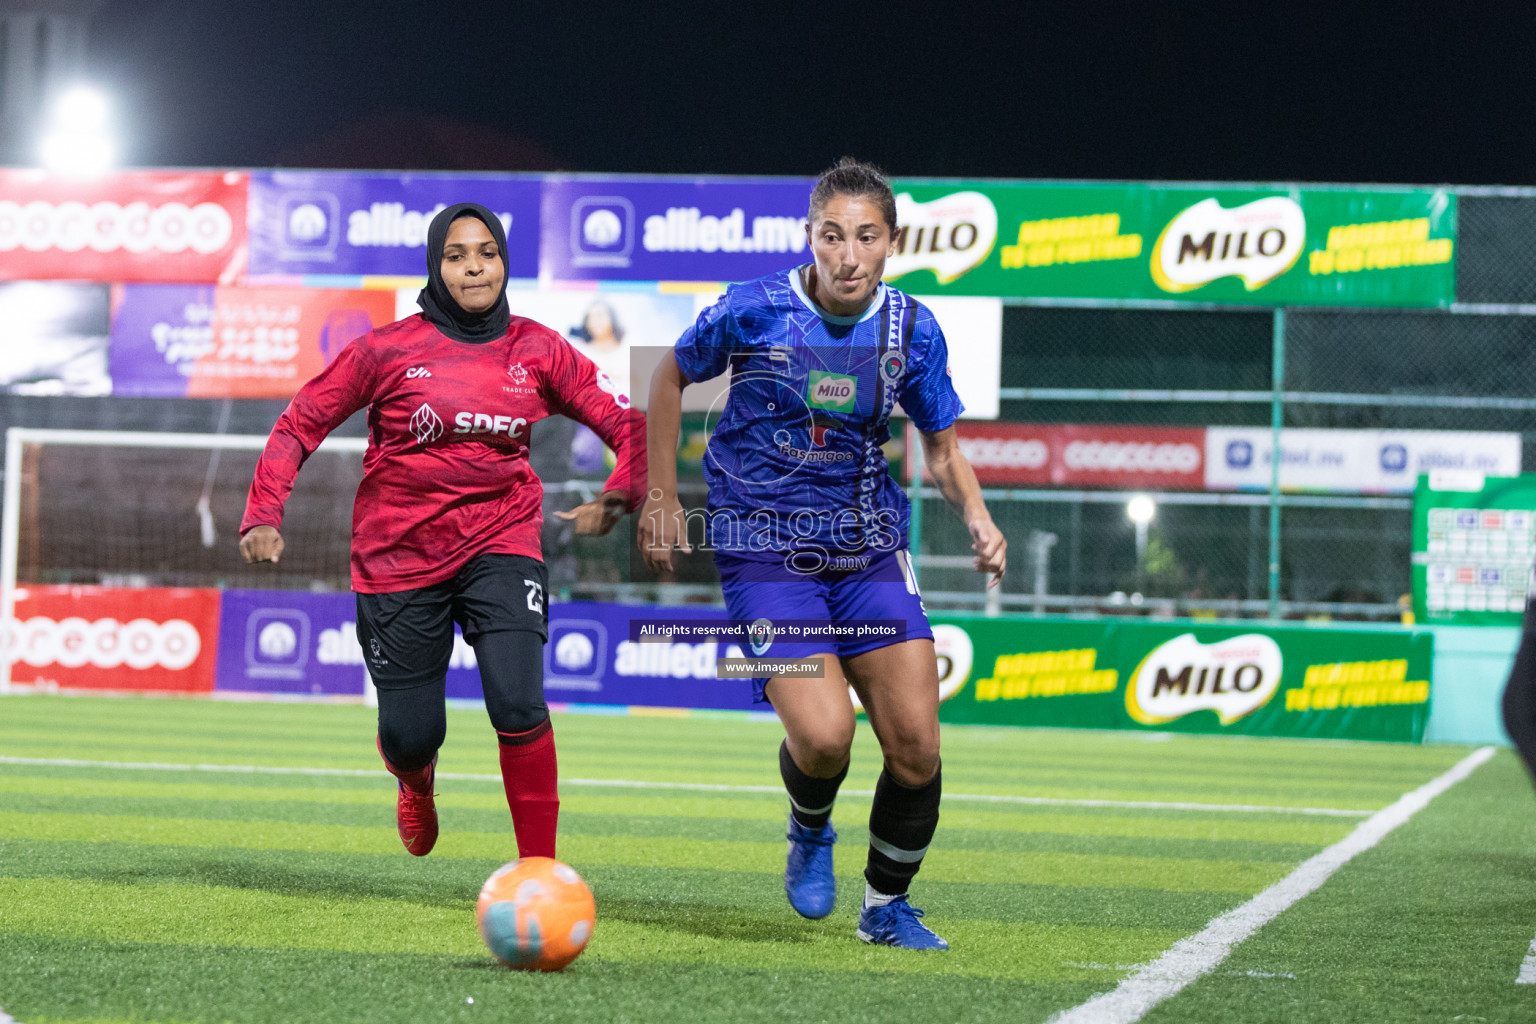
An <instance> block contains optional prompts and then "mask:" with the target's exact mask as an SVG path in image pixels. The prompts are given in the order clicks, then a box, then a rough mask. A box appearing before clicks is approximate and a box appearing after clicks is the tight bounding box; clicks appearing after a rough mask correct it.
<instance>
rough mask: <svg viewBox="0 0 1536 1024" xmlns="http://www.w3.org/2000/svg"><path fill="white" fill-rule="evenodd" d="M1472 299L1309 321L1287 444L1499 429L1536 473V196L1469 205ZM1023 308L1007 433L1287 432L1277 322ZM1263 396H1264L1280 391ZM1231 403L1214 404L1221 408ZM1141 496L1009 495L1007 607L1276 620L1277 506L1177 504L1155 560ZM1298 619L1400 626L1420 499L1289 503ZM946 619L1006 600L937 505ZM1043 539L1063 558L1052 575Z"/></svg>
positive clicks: (1004, 518)
mask: <svg viewBox="0 0 1536 1024" xmlns="http://www.w3.org/2000/svg"><path fill="white" fill-rule="evenodd" d="M1458 202H1459V206H1458V216H1459V224H1458V233H1459V234H1458V237H1459V247H1460V248H1459V253H1458V256H1457V290H1458V296H1459V298H1460V301H1459V302H1458V303H1457V304H1456V305H1455V306H1453V307H1452V308H1451V309H1450V310H1381V309H1340V308H1329V309H1289V310H1286V311H1285V315H1284V317H1283V319H1282V320H1281V321H1280V322H1281V323H1283V325H1284V326H1283V331H1282V332H1281V334H1280V337H1281V340H1282V343H1283V345H1284V367H1285V371H1284V379H1283V380H1282V381H1280V382H1279V387H1280V390H1281V391H1282V393H1283V397H1282V400H1281V413H1282V422H1283V425H1284V426H1285V427H1302V428H1341V429H1342V428H1348V429H1403V430H1483V431H1507V432H1517V433H1519V434H1520V435H1521V442H1522V443H1521V451H1522V465H1524V466H1528V467H1529V466H1536V196H1533V195H1531V194H1529V190H1524V191H1519V192H1515V191H1514V190H1475V189H1469V190H1466V191H1465V192H1464V193H1463V194H1461V195H1460V196H1459V200H1458ZM1168 305H1170V304H1141V305H1140V307H1139V308H1135V307H1133V308H1126V307H1128V306H1131V304H1124V305H1121V306H1115V307H1109V306H1108V304H1105V305H1094V304H1089V303H1082V304H1077V305H1070V306H1068V305H1060V304H1053V305H1031V304H1022V305H1015V306H1011V307H1010V308H1008V309H1007V310H1006V311H1005V315H1004V321H1003V377H1002V380H1003V386H1004V393H1005V395H1007V394H1008V393H1009V391H1010V389H1012V390H1014V391H1015V392H1017V391H1028V392H1029V393H1030V397H1028V398H1019V399H1015V400H1012V401H1005V402H1004V403H1003V407H1002V418H1003V419H1006V420H1013V421H1018V422H1033V423H1134V424H1141V425H1148V426H1188V427H1206V426H1267V425H1269V424H1270V422H1271V415H1272V411H1273V410H1272V405H1271V402H1270V400H1269V397H1268V396H1269V394H1270V393H1271V392H1272V390H1273V389H1274V387H1275V384H1276V382H1275V381H1274V379H1273V369H1272V367H1273V365H1274V362H1273V360H1274V344H1275V341H1276V330H1275V327H1276V315H1275V312H1274V311H1273V310H1268V309H1262V310H1252V309H1212V308H1191V307H1182V308H1168ZM1050 389H1073V390H1074V391H1078V392H1080V391H1081V390H1083V389H1099V390H1102V391H1105V392H1113V391H1117V390H1118V391H1126V390H1139V391H1153V390H1167V391H1174V390H1178V391H1184V392H1190V391H1194V392H1247V394H1246V395H1236V396H1234V395H1229V396H1224V397H1227V398H1228V399H1229V400H1227V401H1217V400H1205V401H1201V400H1189V399H1188V398H1185V399H1182V400H1169V399H1166V398H1165V399H1163V400H1150V399H1148V398H1144V397H1141V398H1139V397H1137V396H1134V395H1125V394H1119V395H1105V396H1103V397H1101V398H1097V399H1093V400H1085V399H1083V398H1081V397H1075V398H1072V399H1070V400H1054V399H1053V400H1040V397H1039V393H1040V392H1048V391H1049V390H1050ZM1260 393H1262V394H1260ZM1215 397H1216V396H1212V398H1213V399H1214V398H1215ZM1129 497H1130V494H1129V493H1127V492H1112V491H1100V492H1060V493H1056V494H1040V493H1037V492H1027V496H1018V495H1017V494H1016V495H1006V494H1000V495H998V496H996V497H993V498H992V499H991V500H989V507H990V509H991V511H992V514H993V516H994V518H995V519H996V521H997V522H998V524H999V525H1000V526H1001V527H1002V528H1003V530H1004V531H1005V532H1006V533H1007V535H1008V536H1009V538H1010V551H1011V556H1012V557H1011V561H1012V563H1013V565H1015V566H1016V567H1017V568H1016V570H1015V571H1013V572H1011V573H1010V575H1009V577H1008V578H1007V579H1006V580H1005V581H1004V584H1003V588H1002V594H1001V596H1000V598H999V597H998V596H993V597H992V599H991V605H992V607H1005V608H1020V607H1022V608H1034V609H1036V610H1049V611H1063V610H1077V611H1084V610H1089V611H1104V612H1126V611H1136V610H1138V609H1141V610H1150V611H1153V612H1156V613H1160V614H1171V615H1194V616H1205V615H1222V616H1231V615H1245V616H1246V615H1264V614H1267V613H1268V611H1269V610H1270V604H1269V600H1268V599H1269V597H1270V594H1269V572H1268V569H1269V566H1268V561H1269V533H1270V508H1269V505H1270V501H1269V497H1268V496H1267V495H1231V494H1198V495H1196V494H1185V495H1175V494H1161V495H1157V496H1156V497H1157V500H1158V511H1157V515H1156V518H1155V520H1154V521H1153V523H1152V524H1151V525H1150V527H1149V529H1148V537H1147V540H1146V544H1145V553H1144V555H1143V556H1142V557H1138V553H1137V543H1136V534H1135V528H1134V526H1133V525H1132V524H1131V522H1130V521H1129V520H1128V519H1127V517H1126V511H1125V503H1126V501H1127V499H1128V498H1129ZM1278 504H1279V506H1280V509H1281V512H1280V530H1279V550H1280V564H1279V577H1278V583H1279V593H1278V595H1276V596H1277V597H1278V599H1279V607H1280V610H1281V612H1282V614H1284V615H1287V616H1292V617H1299V616H1308V617H1332V618H1359V619H1377V620H1389V619H1395V618H1397V617H1398V616H1399V614H1400V610H1401V608H1402V604H1403V598H1404V596H1405V595H1407V594H1408V592H1409V589H1410V582H1409V558H1410V554H1411V546H1412V507H1411V506H1412V502H1411V499H1409V498H1406V497H1356V498H1350V497H1342V496H1339V497H1325V496H1306V495H1289V494H1288V495H1282V496H1280V499H1279V501H1278ZM922 519H923V523H924V524H925V529H924V533H923V537H922V548H923V558H922V564H923V584H924V590H925V593H927V594H928V595H929V598H930V604H933V603H937V604H939V605H940V606H944V605H953V606H958V607H973V608H974V607H976V606H979V605H986V604H987V603H988V598H987V595H985V594H983V593H982V590H981V586H980V584H979V582H978V580H977V578H976V576H975V574H974V573H973V572H971V571H970V570H969V569H968V568H967V560H966V559H964V558H963V557H962V553H963V552H965V550H966V548H967V546H968V539H967V538H966V537H965V536H964V531H963V530H960V529H959V528H958V524H956V523H954V520H953V517H952V516H949V515H948V513H947V512H946V511H945V510H944V509H943V507H942V502H941V501H939V500H937V499H936V498H934V497H931V496H930V497H927V498H925V499H924V501H923V514H922ZM1042 534H1048V535H1053V536H1054V537H1055V538H1056V541H1055V543H1054V544H1053V545H1051V546H1050V547H1049V548H1048V549H1045V557H1044V558H1037V557H1036V555H1035V551H1036V549H1037V548H1038V545H1032V544H1031V539H1032V538H1034V539H1036V540H1038V539H1039V538H1040V536H1041V535H1042Z"/></svg>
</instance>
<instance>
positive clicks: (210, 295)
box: [112, 285, 395, 398]
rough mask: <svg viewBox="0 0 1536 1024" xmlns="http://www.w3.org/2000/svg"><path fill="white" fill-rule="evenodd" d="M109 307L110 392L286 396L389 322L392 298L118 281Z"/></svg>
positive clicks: (166, 395)
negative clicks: (359, 339)
mask: <svg viewBox="0 0 1536 1024" xmlns="http://www.w3.org/2000/svg"><path fill="white" fill-rule="evenodd" d="M113 307H114V308H113V311H112V393H113V394H116V395H132V396H141V397H153V398H287V397H289V396H291V395H292V394H293V393H294V392H295V391H297V390H298V389H299V387H300V385H302V384H303V383H304V382H305V381H307V380H309V379H310V378H311V377H313V376H314V375H315V374H317V373H319V372H320V371H321V370H322V369H323V368H324V367H325V365H326V364H327V363H329V362H330V361H331V360H332V359H334V358H335V357H336V354H337V353H338V352H340V351H341V350H342V349H343V348H345V347H346V345H347V343H348V342H350V341H352V340H353V339H354V338H357V337H359V336H361V335H364V334H367V333H368V332H369V331H371V330H373V328H375V327H380V326H383V325H384V324H387V323H390V322H391V321H393V320H394V318H395V294H394V292H388V291H364V290H340V289H329V288H240V287H217V288H215V287H208V286H200V285H124V286H121V287H119V288H116V289H114V290H113Z"/></svg>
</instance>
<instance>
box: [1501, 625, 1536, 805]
mask: <svg viewBox="0 0 1536 1024" xmlns="http://www.w3.org/2000/svg"><path fill="white" fill-rule="evenodd" d="M1523 625H1524V629H1522V630H1521V634H1520V647H1519V649H1518V650H1517V651H1516V652H1515V663H1514V665H1513V667H1511V669H1510V671H1509V681H1508V682H1506V683H1505V684H1504V701H1503V703H1504V728H1505V730H1506V731H1508V733H1509V738H1510V739H1511V740H1513V741H1514V744H1515V750H1516V751H1518V752H1519V754H1520V759H1521V760H1522V761H1524V762H1525V767H1526V769H1527V770H1528V771H1529V772H1530V773H1531V774H1532V776H1536V601H1533V602H1531V603H1529V604H1527V605H1526V608H1525V621H1524V623H1523Z"/></svg>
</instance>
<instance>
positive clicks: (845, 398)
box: [806, 370, 859, 412]
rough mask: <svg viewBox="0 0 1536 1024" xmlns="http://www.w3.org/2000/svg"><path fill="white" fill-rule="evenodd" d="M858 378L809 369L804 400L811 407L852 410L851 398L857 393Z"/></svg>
mask: <svg viewBox="0 0 1536 1024" xmlns="http://www.w3.org/2000/svg"><path fill="white" fill-rule="evenodd" d="M858 386H859V382H858V379H857V378H855V377H848V376H845V375H843V374H841V373H826V372H823V371H821V370H812V371H811V382H810V389H809V390H808V391H807V393H806V401H807V402H808V403H809V404H810V406H811V407H812V408H813V409H831V410H833V411H836V412H852V411H853V400H854V397H855V396H856V395H857V394H858Z"/></svg>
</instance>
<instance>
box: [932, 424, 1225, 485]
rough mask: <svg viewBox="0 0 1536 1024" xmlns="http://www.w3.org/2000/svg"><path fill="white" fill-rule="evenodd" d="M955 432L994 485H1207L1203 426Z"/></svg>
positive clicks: (985, 427)
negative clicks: (1199, 427) (1200, 427)
mask: <svg viewBox="0 0 1536 1024" xmlns="http://www.w3.org/2000/svg"><path fill="white" fill-rule="evenodd" d="M955 433H956V436H957V438H958V440H959V444H960V451H961V453H962V454H964V455H965V457H966V461H968V462H969V463H970V464H971V468H972V469H974V470H975V471H976V479H977V480H978V481H980V482H981V483H982V484H985V485H989V486H998V487H1014V486H1020V487H1031V486H1051V487H1125V488H1149V489H1161V490H1196V491H1197V490H1200V489H1201V488H1203V487H1204V486H1205V458H1204V456H1205V431H1204V430H1201V429H1198V428H1181V427H1137V426H1114V425H1100V424H1078V423H977V422H974V421H969V420H962V421H960V422H958V423H956V424H955ZM926 475H927V474H926V473H925V476H926Z"/></svg>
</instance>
